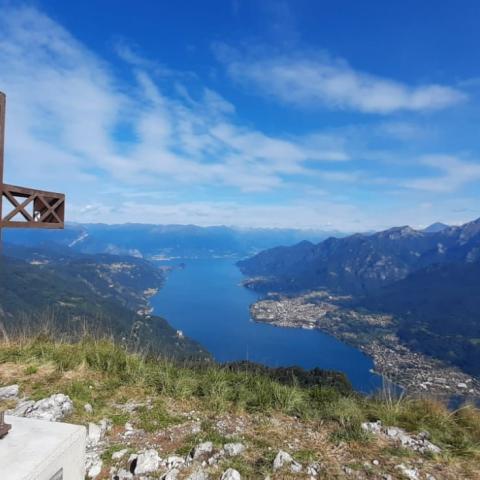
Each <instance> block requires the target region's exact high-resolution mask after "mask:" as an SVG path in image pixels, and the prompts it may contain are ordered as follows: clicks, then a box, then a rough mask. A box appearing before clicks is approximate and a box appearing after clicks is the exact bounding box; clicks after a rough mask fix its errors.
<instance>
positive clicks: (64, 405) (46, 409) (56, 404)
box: [8, 393, 73, 422]
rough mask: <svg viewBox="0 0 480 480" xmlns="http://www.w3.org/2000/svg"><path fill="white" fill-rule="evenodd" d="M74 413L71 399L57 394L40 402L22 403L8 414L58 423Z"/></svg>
mask: <svg viewBox="0 0 480 480" xmlns="http://www.w3.org/2000/svg"><path fill="white" fill-rule="evenodd" d="M72 412H73V403H72V401H71V400H70V397H68V395H64V394H63V393H57V394H55V395H52V396H50V397H48V398H43V399H42V400H39V401H38V402H33V401H31V400H29V401H25V402H21V403H20V404H19V405H17V407H16V408H15V409H14V410H13V411H10V412H8V413H9V414H10V415H16V416H18V417H28V418H38V419H39V420H48V421H50V422H56V421H58V420H62V419H63V418H64V417H65V416H66V415H68V414H70V413H72Z"/></svg>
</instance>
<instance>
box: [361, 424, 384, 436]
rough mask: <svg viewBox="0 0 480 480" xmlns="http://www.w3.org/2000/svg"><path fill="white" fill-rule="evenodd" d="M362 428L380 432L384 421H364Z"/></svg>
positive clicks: (376, 432) (370, 431)
mask: <svg viewBox="0 0 480 480" xmlns="http://www.w3.org/2000/svg"><path fill="white" fill-rule="evenodd" d="M362 430H364V431H365V432H368V433H373V434H375V435H376V434H379V433H380V432H381V431H382V422H380V421H378V422H364V423H362Z"/></svg>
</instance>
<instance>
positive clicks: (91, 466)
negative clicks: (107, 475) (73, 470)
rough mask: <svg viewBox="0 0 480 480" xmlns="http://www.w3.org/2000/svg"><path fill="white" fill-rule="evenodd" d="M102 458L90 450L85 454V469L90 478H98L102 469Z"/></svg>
mask: <svg viewBox="0 0 480 480" xmlns="http://www.w3.org/2000/svg"><path fill="white" fill-rule="evenodd" d="M102 465H103V462H102V459H101V458H100V455H99V454H98V453H96V452H88V453H87V454H86V456H85V470H86V471H87V477H88V478H96V477H97V476H98V475H99V474H100V472H101V471H102Z"/></svg>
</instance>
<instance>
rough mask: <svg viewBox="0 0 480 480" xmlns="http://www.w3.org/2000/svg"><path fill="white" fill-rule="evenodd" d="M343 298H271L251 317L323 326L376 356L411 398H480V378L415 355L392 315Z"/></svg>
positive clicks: (383, 370) (281, 323)
mask: <svg viewBox="0 0 480 480" xmlns="http://www.w3.org/2000/svg"><path fill="white" fill-rule="evenodd" d="M343 300H344V297H335V296H332V295H329V294H328V293H327V292H325V291H318V292H311V293H309V294H306V295H300V296H296V297H285V296H280V295H272V299H266V300H261V301H259V302H256V303H254V304H253V305H252V306H251V315H252V318H253V319H254V320H255V321H257V322H265V323H270V324H272V325H277V326H280V327H302V328H318V329H320V330H323V331H325V332H327V333H329V334H331V335H333V336H335V337H337V338H339V339H341V340H343V341H345V342H347V343H349V344H351V345H353V346H355V347H358V348H360V349H361V350H362V351H364V352H365V353H367V354H368V355H369V356H371V357H372V358H373V361H374V364H375V370H376V371H377V372H378V373H380V374H382V375H384V376H385V377H386V378H387V379H388V380H390V381H392V382H394V383H396V384H398V385H401V386H402V387H404V388H405V389H406V391H407V392H408V393H410V394H425V393H427V394H429V395H437V396H439V397H452V396H461V397H463V398H465V399H471V400H473V401H479V400H480V381H479V379H477V378H474V377H472V376H470V375H467V374H465V373H463V372H462V371H461V370H459V369H458V368H455V367H451V366H448V365H445V364H444V363H442V362H440V361H438V360H435V359H432V358H430V357H427V356H426V355H422V354H420V353H416V352H412V351H411V350H410V349H409V348H407V347H406V346H405V345H403V344H401V343H400V341H399V339H398V337H397V336H396V335H395V333H394V332H395V329H394V328H393V319H392V318H391V317H390V316H388V315H381V314H373V313H366V312H360V311H357V310H353V309H349V308H345V307H343V306H341V303H342V301H343Z"/></svg>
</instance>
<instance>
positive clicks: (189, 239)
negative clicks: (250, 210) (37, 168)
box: [4, 223, 342, 258]
mask: <svg viewBox="0 0 480 480" xmlns="http://www.w3.org/2000/svg"><path fill="white" fill-rule="evenodd" d="M331 235H337V236H341V235H342V234H341V233H340V232H325V231H321V230H295V229H276V228H245V229H240V228H233V227H226V226H215V227H199V226H196V225H146V224H123V225H106V224H76V223H70V224H67V225H66V227H65V230H62V231H49V230H28V229H26V230H10V231H6V232H5V234H4V238H5V241H6V242H9V243H13V244H17V245H24V246H34V247H38V246H39V245H42V244H44V245H47V246H48V245H52V244H55V245H60V246H63V247H69V248H71V249H72V250H73V251H76V252H81V253H88V254H96V253H110V254H117V255H124V254H127V255H133V256H137V257H147V258H152V257H158V258H168V257H202V258H209V257H213V256H231V255H235V256H246V255H253V254H254V253H257V252H259V251H261V250H265V249H267V248H271V247H274V246H277V245H293V244H295V243H298V242H299V241H300V240H304V239H308V240H311V241H314V242H318V241H320V240H323V239H325V238H327V237H328V236H331Z"/></svg>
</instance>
